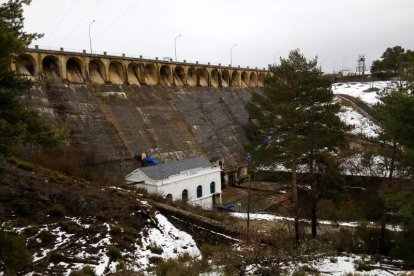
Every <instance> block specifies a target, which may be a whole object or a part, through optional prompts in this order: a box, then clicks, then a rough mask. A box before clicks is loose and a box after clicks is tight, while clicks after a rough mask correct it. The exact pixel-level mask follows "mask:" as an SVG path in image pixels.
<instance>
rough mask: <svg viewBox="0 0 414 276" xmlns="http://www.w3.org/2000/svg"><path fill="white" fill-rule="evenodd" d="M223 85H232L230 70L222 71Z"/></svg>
mask: <svg viewBox="0 0 414 276" xmlns="http://www.w3.org/2000/svg"><path fill="white" fill-rule="evenodd" d="M221 86H222V87H229V86H230V73H229V70H223V71H221Z"/></svg>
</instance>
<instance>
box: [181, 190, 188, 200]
mask: <svg viewBox="0 0 414 276" xmlns="http://www.w3.org/2000/svg"><path fill="white" fill-rule="evenodd" d="M181 200H182V201H183V202H187V201H188V190H187V189H185V190H184V191H183V192H182V194H181Z"/></svg>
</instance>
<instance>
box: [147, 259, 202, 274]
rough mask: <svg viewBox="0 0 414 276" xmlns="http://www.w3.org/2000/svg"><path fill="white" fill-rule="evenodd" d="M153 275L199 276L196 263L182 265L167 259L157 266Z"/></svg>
mask: <svg viewBox="0 0 414 276" xmlns="http://www.w3.org/2000/svg"><path fill="white" fill-rule="evenodd" d="M155 273H156V275H157V276H181V275H186V276H196V275H200V269H199V267H198V265H197V264H196V263H191V264H184V263H180V262H179V261H178V260H174V259H168V260H167V261H161V262H160V263H159V264H158V265H157V267H156V268H155Z"/></svg>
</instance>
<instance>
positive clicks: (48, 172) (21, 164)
mask: <svg viewBox="0 0 414 276" xmlns="http://www.w3.org/2000/svg"><path fill="white" fill-rule="evenodd" d="M9 161H10V162H11V163H14V164H16V166H17V167H18V168H20V169H23V170H26V171H32V172H35V173H37V174H39V175H40V176H43V177H46V178H50V179H52V180H69V179H70V178H69V177H67V176H65V175H63V174H61V173H59V172H57V171H55V170H52V169H49V168H46V167H43V166H41V165H39V164H34V163H31V162H28V161H25V160H22V159H19V158H17V157H10V158H9Z"/></svg>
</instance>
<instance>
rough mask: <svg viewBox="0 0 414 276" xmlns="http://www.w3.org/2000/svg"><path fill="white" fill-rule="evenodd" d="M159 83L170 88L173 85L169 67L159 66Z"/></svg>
mask: <svg viewBox="0 0 414 276" xmlns="http://www.w3.org/2000/svg"><path fill="white" fill-rule="evenodd" d="M160 83H161V85H164V86H171V84H172V83H173V75H172V71H171V67H170V66H168V65H165V64H164V65H162V66H161V68H160Z"/></svg>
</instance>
